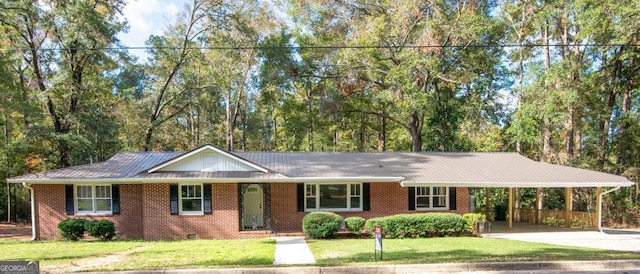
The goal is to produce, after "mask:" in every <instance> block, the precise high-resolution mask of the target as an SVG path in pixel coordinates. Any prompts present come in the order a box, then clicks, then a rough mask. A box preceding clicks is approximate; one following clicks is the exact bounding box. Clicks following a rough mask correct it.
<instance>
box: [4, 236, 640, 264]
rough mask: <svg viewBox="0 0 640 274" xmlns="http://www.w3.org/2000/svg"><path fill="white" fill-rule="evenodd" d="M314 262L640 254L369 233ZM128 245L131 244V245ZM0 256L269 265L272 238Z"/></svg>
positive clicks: (34, 250)
mask: <svg viewBox="0 0 640 274" xmlns="http://www.w3.org/2000/svg"><path fill="white" fill-rule="evenodd" d="M307 242H308V243H309V247H310V248H311V251H312V252H313V254H314V255H315V257H316V260H317V262H318V265H319V266H338V265H343V266H347V265H367V264H429V263H455V262H480V261H482V262H501V261H541V260H551V261H557V260H616V259H640V253H631V252H617V251H604V250H597V249H589V248H578V247H565V246H556V245H548V244H539V243H529V242H521V241H512V240H502V239H483V238H471V237H452V238H429V239H384V240H383V248H384V253H383V259H384V260H382V261H377V262H376V261H374V259H373V253H374V252H373V251H374V240H373V239H337V240H307ZM134 248H135V249H134ZM132 249H133V250H132ZM0 250H1V252H0V260H29V261H30V260H37V261H40V263H41V266H55V265H60V266H64V264H65V263H69V262H74V263H77V262H80V261H81V260H83V259H85V260H89V261H92V260H93V258H100V257H104V256H106V255H110V254H114V253H121V252H125V251H129V252H128V253H127V254H126V255H123V256H122V257H119V258H117V259H116V260H114V261H113V262H109V263H106V264H102V265H95V266H93V267H90V268H85V269H83V271H110V270H111V271H116V270H153V269H176V268H221V267H255V266H261V267H265V266H272V263H273V259H274V251H275V241H274V240H270V239H262V240H256V239H254V240H192V241H112V242H101V241H93V242H90V241H80V242H68V241H45V242H19V241H8V240H6V241H0Z"/></svg>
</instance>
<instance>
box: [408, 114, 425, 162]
mask: <svg viewBox="0 0 640 274" xmlns="http://www.w3.org/2000/svg"><path fill="white" fill-rule="evenodd" d="M423 124H424V115H423V114H418V112H417V111H414V112H413V113H412V114H411V115H409V123H408V129H409V134H410V135H411V144H412V149H411V150H412V151H413V152H420V151H422V126H423Z"/></svg>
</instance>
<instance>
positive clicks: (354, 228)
mask: <svg viewBox="0 0 640 274" xmlns="http://www.w3.org/2000/svg"><path fill="white" fill-rule="evenodd" d="M366 222H367V220H365V219H364V218H362V217H358V216H354V217H348V218H346V219H344V225H345V226H346V227H347V229H348V230H349V231H351V232H352V233H353V234H356V235H360V233H362V229H364V225H365V223H366Z"/></svg>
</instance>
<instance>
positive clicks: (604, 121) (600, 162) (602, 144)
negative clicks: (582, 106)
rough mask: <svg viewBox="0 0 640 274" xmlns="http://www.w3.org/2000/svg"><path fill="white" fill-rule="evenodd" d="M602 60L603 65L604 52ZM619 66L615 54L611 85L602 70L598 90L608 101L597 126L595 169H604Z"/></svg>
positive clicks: (604, 62) (604, 61)
mask: <svg viewBox="0 0 640 274" xmlns="http://www.w3.org/2000/svg"><path fill="white" fill-rule="evenodd" d="M620 51H621V49H620ZM616 55H618V54H616ZM602 62H603V65H604V64H606V55H605V53H603V55H602ZM620 66H621V64H620V60H619V59H618V58H617V56H616V59H615V63H614V66H613V70H612V72H611V78H610V79H609V82H610V83H612V85H611V87H607V85H606V82H607V81H605V80H604V79H606V71H605V70H604V69H603V70H602V72H603V80H602V83H601V84H600V91H601V92H602V94H603V95H605V94H607V92H608V101H607V105H606V106H605V112H604V113H606V116H604V117H603V118H601V120H600V124H599V126H598V130H599V138H598V139H599V144H598V145H599V146H598V155H597V157H596V168H597V170H603V169H604V162H605V159H606V158H607V145H608V142H609V128H610V121H611V117H612V116H613V115H615V113H614V112H615V110H614V109H613V106H614V105H615V103H616V92H617V85H616V84H615V83H616V79H617V78H618V75H619V70H620Z"/></svg>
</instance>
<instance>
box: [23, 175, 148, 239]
mask: <svg viewBox="0 0 640 274" xmlns="http://www.w3.org/2000/svg"><path fill="white" fill-rule="evenodd" d="M64 187H65V186H64V185H34V186H33V189H34V190H35V200H36V215H37V216H38V218H37V228H38V229H37V232H38V235H37V237H38V239H40V240H51V239H61V237H60V231H59V230H58V223H60V222H61V221H62V220H64V219H66V218H83V219H87V220H110V221H112V222H113V223H114V225H115V227H116V233H121V234H122V237H124V238H142V226H140V220H141V219H142V192H141V190H142V186H141V185H120V208H121V213H122V214H116V215H109V216H106V215H95V216H93V215H91V216H90V215H67V214H66V206H65V191H64Z"/></svg>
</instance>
